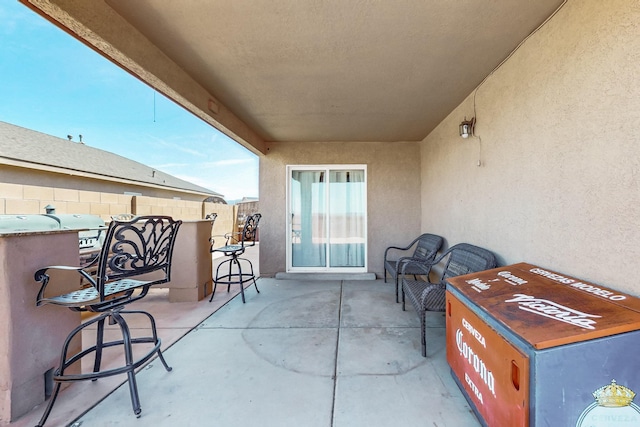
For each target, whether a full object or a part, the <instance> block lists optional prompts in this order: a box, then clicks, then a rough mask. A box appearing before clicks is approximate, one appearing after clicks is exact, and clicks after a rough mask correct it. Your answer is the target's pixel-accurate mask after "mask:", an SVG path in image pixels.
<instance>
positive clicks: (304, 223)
mask: <svg viewBox="0 0 640 427" xmlns="http://www.w3.org/2000/svg"><path fill="white" fill-rule="evenodd" d="M325 175H326V173H325V171H317V170H298V171H292V172H291V180H290V209H291V265H292V267H326V265H327V258H326V253H327V248H326V245H327V239H326V236H327V227H326V221H325V211H326V206H327V203H326V185H325V178H326V176H325Z"/></svg>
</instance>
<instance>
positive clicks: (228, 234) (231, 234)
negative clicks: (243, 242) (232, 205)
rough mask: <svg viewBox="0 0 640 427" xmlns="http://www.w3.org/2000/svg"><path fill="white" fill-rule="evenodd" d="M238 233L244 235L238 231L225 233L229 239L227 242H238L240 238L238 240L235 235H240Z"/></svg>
mask: <svg viewBox="0 0 640 427" xmlns="http://www.w3.org/2000/svg"><path fill="white" fill-rule="evenodd" d="M238 235H242V232H240V231H236V232H231V233H226V234H225V235H224V237H225V239H227V243H226V244H227V245H228V244H229V241H230V240H233V242H232V243H238V242H239V241H240V240H238V239H236V238H235V237H233V236H238Z"/></svg>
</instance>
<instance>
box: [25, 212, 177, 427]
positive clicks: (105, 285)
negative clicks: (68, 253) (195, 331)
mask: <svg viewBox="0 0 640 427" xmlns="http://www.w3.org/2000/svg"><path fill="white" fill-rule="evenodd" d="M181 224H182V221H174V220H173V219H172V218H170V217H167V216H139V217H135V218H133V219H132V220H131V221H117V220H114V221H112V222H111V223H110V225H109V227H108V229H107V231H106V237H105V241H104V244H103V246H102V249H101V251H100V255H99V256H98V258H97V259H96V261H95V262H96V263H97V271H96V273H95V274H94V275H92V274H90V273H89V272H87V269H86V266H85V267H67V266H51V267H45V268H42V269H40V270H38V271H37V272H36V273H35V279H36V280H37V281H39V282H41V284H42V285H41V287H40V291H39V292H38V297H37V302H36V304H37V305H38V306H41V305H44V304H54V305H58V306H62V307H67V308H69V309H71V310H74V311H82V312H93V313H96V314H97V315H96V316H95V317H92V318H90V319H89V320H87V321H86V322H84V323H82V324H81V325H79V326H78V327H77V328H75V329H74V330H73V331H71V333H70V334H69V335H68V336H67V339H66V340H65V342H64V344H63V346H62V352H61V356H60V365H59V366H58V367H57V368H56V369H55V371H54V373H53V381H54V383H55V387H54V389H53V393H52V395H51V398H50V400H49V403H48V405H47V407H46V409H45V412H44V414H43V415H42V418H41V419H40V422H39V423H38V427H41V426H43V425H44V423H45V422H46V420H47V418H48V417H49V414H50V413H51V409H52V408H53V405H54V403H55V401H56V398H57V397H58V393H59V391H60V386H61V384H62V383H66V382H73V381H84V380H97V379H99V378H104V377H108V376H112V375H118V374H125V373H126V374H127V377H128V380H129V391H130V394H131V404H132V406H133V412H134V414H135V415H136V416H137V417H139V416H140V413H141V408H140V399H139V397H138V389H137V385H136V378H135V370H136V369H137V368H139V367H140V366H141V365H143V364H144V363H145V362H147V361H148V360H149V359H151V357H152V356H154V355H156V354H157V356H158V358H159V359H160V361H161V362H162V364H163V365H164V367H165V369H166V370H167V371H171V368H170V367H169V366H168V365H167V362H166V361H165V359H164V357H163V355H162V352H161V351H160V344H161V341H160V338H158V334H157V331H156V325H155V320H154V318H153V316H152V315H151V314H149V313H147V312H146V311H142V310H125V307H126V306H127V305H128V304H130V303H132V302H133V301H137V300H139V299H141V298H144V296H145V295H147V293H148V291H149V289H150V287H151V286H153V285H156V284H160V283H165V282H168V281H169V280H170V276H171V257H172V254H173V248H174V244H175V240H176V235H177V233H178V228H179V227H180V225H181ZM50 270H68V271H76V272H77V273H78V274H79V275H80V276H82V277H83V278H84V279H85V280H86V281H87V282H88V283H89V284H90V285H89V286H87V287H83V288H80V289H77V290H74V291H72V292H69V293H66V294H63V295H55V296H49V295H47V285H49V284H52V285H53V284H54V283H55V282H56V280H52V281H51V283H50V276H49V271H50ZM57 277H60V276H57ZM77 282H79V281H77ZM74 283H75V282H74ZM74 287H75V286H74ZM128 314H142V315H145V316H146V317H147V318H148V320H149V323H150V326H151V334H150V335H149V336H144V337H132V336H131V334H130V332H129V326H128V325H127V322H126V320H125V318H124V316H125V315H128ZM107 319H108V321H109V324H110V325H114V324H117V325H118V326H119V328H120V332H121V334H122V339H117V340H115V341H107V342H105V341H104V329H105V320H107ZM95 324H97V332H96V343H95V345H92V346H90V347H88V348H86V349H85V350H81V351H79V352H78V353H76V354H73V355H71V356H69V355H68V353H69V346H70V344H71V342H72V339H73V338H74V337H76V336H77V335H78V334H80V333H81V332H82V331H83V330H84V329H85V328H87V327H89V326H92V325H95ZM137 344H146V347H150V348H142V350H146V352H145V353H144V354H143V355H142V356H139V355H138V356H136V357H134V352H133V346H134V345H137ZM119 346H121V347H122V348H123V350H124V364H123V365H121V366H119V367H116V368H109V369H104V370H102V369H101V363H102V356H103V349H105V348H110V347H115V348H117V347H119ZM136 348H141V347H136ZM91 354H93V356H94V360H93V371H92V372H85V373H83V372H81V371H80V370H79V369H78V370H77V371H78V372H80V373H75V372H76V370H75V369H74V370H72V372H74V373H67V371H68V370H69V369H68V368H69V367H71V366H72V365H74V366H79V364H80V363H81V359H83V358H84V357H85V356H89V355H91ZM76 363H77V365H76Z"/></svg>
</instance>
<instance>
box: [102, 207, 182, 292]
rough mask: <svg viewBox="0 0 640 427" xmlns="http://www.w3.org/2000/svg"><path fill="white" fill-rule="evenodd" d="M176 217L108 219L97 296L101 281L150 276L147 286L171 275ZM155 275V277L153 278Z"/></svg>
mask: <svg viewBox="0 0 640 427" xmlns="http://www.w3.org/2000/svg"><path fill="white" fill-rule="evenodd" d="M181 224H182V221H180V220H177V221H176V220H173V218H171V217H169V216H138V217H135V218H133V219H132V220H131V221H117V220H115V221H112V222H111V224H110V225H109V228H108V229H107V233H106V237H105V241H104V245H103V246H102V251H101V253H100V258H99V260H98V270H97V272H96V282H97V284H98V291H99V292H100V295H101V297H104V284H105V283H108V282H113V281H116V280H120V279H125V278H131V277H134V276H142V275H146V274H148V273H154V272H158V271H160V272H161V274H157V275H154V276H152V277H153V278H152V279H150V283H147V284H148V285H152V284H153V285H155V284H159V283H166V282H168V281H169V280H170V277H171V257H172V254H173V247H174V244H175V240H176V236H177V234H178V228H179V227H180V225H181ZM156 276H157V278H156Z"/></svg>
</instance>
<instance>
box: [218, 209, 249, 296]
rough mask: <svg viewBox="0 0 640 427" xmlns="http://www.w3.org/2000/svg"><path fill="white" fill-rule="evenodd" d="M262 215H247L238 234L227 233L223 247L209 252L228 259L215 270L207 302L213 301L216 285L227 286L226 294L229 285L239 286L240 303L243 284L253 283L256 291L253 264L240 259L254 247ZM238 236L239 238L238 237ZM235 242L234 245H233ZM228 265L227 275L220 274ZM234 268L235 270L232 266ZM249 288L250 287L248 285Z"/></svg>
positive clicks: (224, 273) (225, 273)
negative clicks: (244, 265) (247, 249)
mask: <svg viewBox="0 0 640 427" xmlns="http://www.w3.org/2000/svg"><path fill="white" fill-rule="evenodd" d="M260 218H262V215H261V214H259V213H256V214H253V215H249V216H248V217H247V218H246V220H245V223H244V227H243V228H242V231H241V232H240V233H227V234H225V235H224V237H225V238H226V239H227V241H226V243H225V245H224V246H222V247H220V248H216V249H212V250H211V252H221V253H223V254H224V256H226V257H229V259H226V260H224V261H222V262H221V263H220V264H219V265H218V267H217V268H216V275H215V276H214V278H213V292H211V298H210V299H209V302H211V301H213V296H214V295H215V294H216V288H217V286H218V283H220V284H223V285H224V284H226V285H227V292H229V289H231V285H234V284H239V285H240V294H241V295H242V302H243V303H244V302H245V298H244V284H245V283H247V282H251V281H253V284H254V286H255V287H256V291H257V292H258V293H260V291H259V290H258V283H257V282H256V276H255V274H254V272H253V264H251V261H249V260H248V259H246V258H240V255H242V254H243V253H244V251H245V249H246V248H247V247H250V246H254V245H255V244H256V238H257V231H258V223H259V222H260ZM238 236H239V237H238ZM233 242H235V243H233ZM242 262H244V263H246V265H247V267H248V268H249V269H248V270H247V269H246V268H245V270H244V272H243V271H242ZM227 264H228V267H229V270H228V273H227V272H224V270H223V273H222V274H221V272H220V269H221V268H222V269H224V268H225V266H226V265H227ZM234 265H235V266H236V269H234V268H233V266H234ZM249 286H251V285H249Z"/></svg>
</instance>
